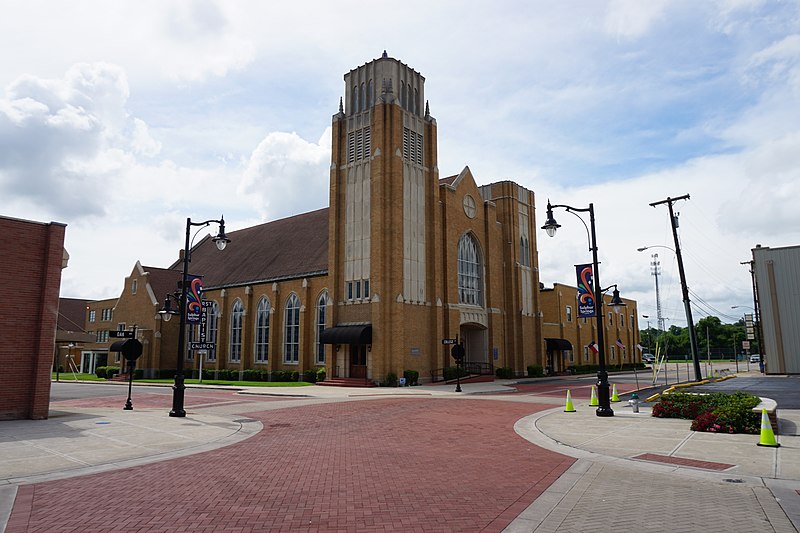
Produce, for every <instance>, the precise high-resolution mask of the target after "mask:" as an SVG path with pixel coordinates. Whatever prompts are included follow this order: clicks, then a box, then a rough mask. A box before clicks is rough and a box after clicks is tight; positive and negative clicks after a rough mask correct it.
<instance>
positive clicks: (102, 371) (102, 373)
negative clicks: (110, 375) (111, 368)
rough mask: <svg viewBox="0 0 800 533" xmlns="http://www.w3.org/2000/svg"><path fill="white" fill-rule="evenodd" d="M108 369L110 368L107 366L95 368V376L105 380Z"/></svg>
mask: <svg viewBox="0 0 800 533" xmlns="http://www.w3.org/2000/svg"><path fill="white" fill-rule="evenodd" d="M107 368H108V367H107V366H98V367H95V369H94V375H95V376H97V377H98V378H100V379H105V378H106V369H107Z"/></svg>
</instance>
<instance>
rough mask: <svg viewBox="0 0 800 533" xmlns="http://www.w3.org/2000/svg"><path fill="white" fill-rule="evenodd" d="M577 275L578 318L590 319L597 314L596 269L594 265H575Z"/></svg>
mask: <svg viewBox="0 0 800 533" xmlns="http://www.w3.org/2000/svg"><path fill="white" fill-rule="evenodd" d="M575 274H576V275H577V277H578V317H579V318H589V317H593V316H595V315H596V314H597V310H596V308H595V299H594V290H593V289H592V282H593V281H594V269H593V268H592V265H591V264H589V265H575Z"/></svg>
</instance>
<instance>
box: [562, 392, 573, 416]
mask: <svg viewBox="0 0 800 533" xmlns="http://www.w3.org/2000/svg"><path fill="white" fill-rule="evenodd" d="M564 412H565V413H574V412H575V408H574V407H573V406H572V395H571V394H570V393H569V390H567V405H565V406H564Z"/></svg>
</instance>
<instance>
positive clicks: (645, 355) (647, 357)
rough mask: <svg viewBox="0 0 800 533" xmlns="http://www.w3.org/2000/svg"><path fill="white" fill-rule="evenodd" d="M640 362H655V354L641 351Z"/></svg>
mask: <svg viewBox="0 0 800 533" xmlns="http://www.w3.org/2000/svg"><path fill="white" fill-rule="evenodd" d="M642 362H643V363H655V362H656V356H655V355H653V354H651V353H643V354H642Z"/></svg>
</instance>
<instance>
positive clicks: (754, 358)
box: [750, 353, 761, 364]
mask: <svg viewBox="0 0 800 533" xmlns="http://www.w3.org/2000/svg"><path fill="white" fill-rule="evenodd" d="M750 362H751V363H756V364H758V363H760V362H761V355H760V354H757V353H754V354H753V355H751V356H750Z"/></svg>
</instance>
